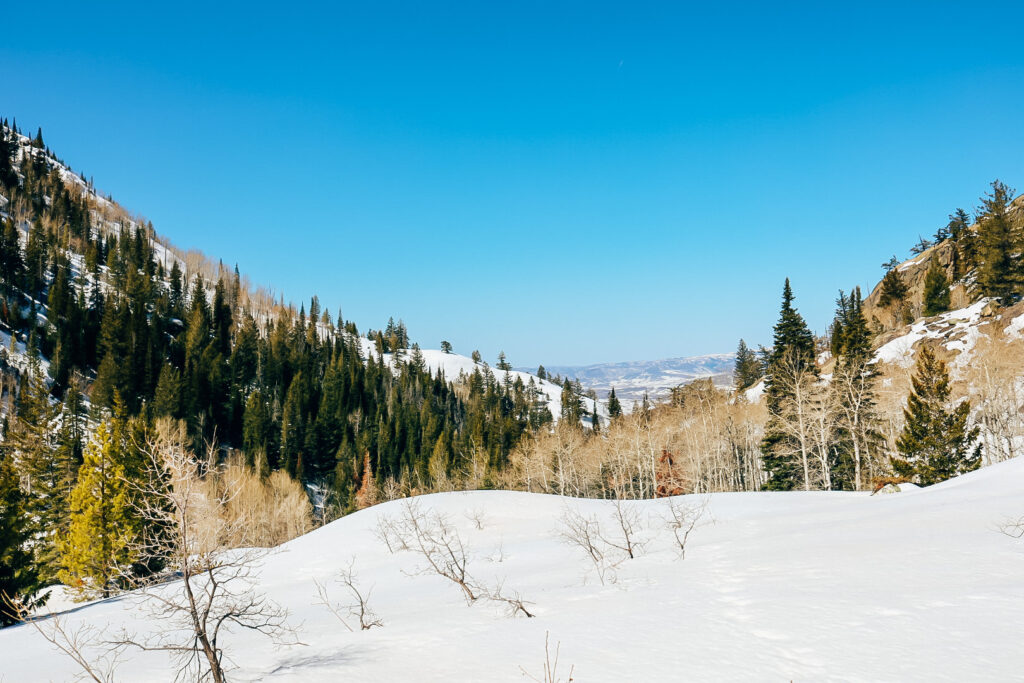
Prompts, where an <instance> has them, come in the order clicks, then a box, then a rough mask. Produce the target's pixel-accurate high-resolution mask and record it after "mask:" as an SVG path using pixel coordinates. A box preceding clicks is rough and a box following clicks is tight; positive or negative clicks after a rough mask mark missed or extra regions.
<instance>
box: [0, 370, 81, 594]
mask: <svg viewBox="0 0 1024 683" xmlns="http://www.w3.org/2000/svg"><path fill="white" fill-rule="evenodd" d="M56 419H57V407H56V406H55V405H54V404H52V403H51V402H50V394H49V390H48V388H47V386H46V379H45V376H44V373H43V370H42V368H41V366H40V365H39V361H38V359H37V358H34V357H33V358H31V359H30V364H29V372H28V373H27V375H26V376H25V378H24V380H23V382H22V387H21V389H20V391H19V395H18V403H17V412H16V415H15V417H14V419H13V420H12V421H11V424H10V428H9V429H8V432H7V434H6V439H5V442H6V444H7V445H8V446H9V447H10V452H11V453H12V455H13V456H14V463H15V464H16V466H17V468H18V475H19V477H20V478H21V481H22V482H23V489H24V492H25V495H26V507H27V509H28V512H29V515H30V517H31V519H32V520H33V521H34V529H33V531H34V541H33V551H34V553H35V558H36V562H37V564H38V565H39V567H40V572H41V576H42V578H43V579H44V580H46V581H49V580H51V579H53V578H54V577H55V575H56V571H57V558H56V550H55V545H54V542H55V539H56V535H57V532H58V530H59V529H61V528H62V527H63V523H64V520H65V518H66V516H67V503H68V501H67V495H66V492H67V490H68V489H69V488H70V487H69V486H68V485H67V481H66V477H67V476H68V472H69V471H71V467H70V466H69V465H67V464H66V463H64V462H62V461H61V457H62V453H61V452H60V449H59V448H58V445H59V444H58V442H57V433H56V429H55V428H54V426H55V423H56Z"/></svg>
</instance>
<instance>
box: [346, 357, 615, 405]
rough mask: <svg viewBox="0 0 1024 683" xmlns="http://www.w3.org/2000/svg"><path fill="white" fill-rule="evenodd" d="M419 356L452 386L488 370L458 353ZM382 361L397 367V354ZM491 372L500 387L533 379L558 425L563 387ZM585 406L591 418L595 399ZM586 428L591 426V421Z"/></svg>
mask: <svg viewBox="0 0 1024 683" xmlns="http://www.w3.org/2000/svg"><path fill="white" fill-rule="evenodd" d="M360 344H361V349H360V352H361V353H362V356H363V358H370V357H371V356H372V357H374V358H376V357H377V351H376V349H375V347H374V345H373V342H371V341H370V340H369V339H367V338H366V337H360ZM420 353H421V354H422V355H423V361H424V363H425V364H426V366H427V368H428V369H429V370H430V372H431V373H433V374H437V372H438V371H441V372H443V373H444V376H445V379H447V380H448V381H450V382H451V381H455V380H457V379H458V378H459V377H460V376H462V377H469V376H470V375H472V374H473V372H474V371H476V370H479V371H480V372H481V373H483V372H484V370H485V369H487V368H488V367H489V366H487V365H486V364H484V363H477V362H476V361H474V360H473V359H472V358H470V357H468V356H463V355H461V354H458V353H445V352H443V351H441V350H438V349H421V350H420ZM412 354H413V351H411V350H409V349H403V350H402V353H401V360H402V361H408V360H409V359H410V358H412ZM383 358H384V362H385V363H387V365H388V366H389V367H394V366H395V358H394V354H391V353H385V354H384V355H383ZM490 371H491V373H492V374H493V375H494V377H495V379H497V380H498V381H499V382H501V383H504V381H505V377H506V375H508V378H509V381H511V382H515V380H516V378H519V379H521V380H522V381H523V385H524V386H529V385H530V380H531V379H532V380H533V382H534V384H535V385H536V387H537V389H538V390H539V391H540V392H541V393H542V394H543V395H544V397H545V400H546V402H547V406H548V410H550V411H551V415H552V416H553V417H554V419H555V421H557V420H558V418H559V416H560V415H561V414H562V387H561V386H560V385H558V384H554V383H553V382H549V381H547V380H542V379H540V378H539V377H537V376H535V375H531V374H530V373H528V372H523V371H521V370H499V369H497V368H490ZM583 402H584V405H585V407H586V409H587V412H588V413H590V414H592V413H593V410H594V401H593V399H590V398H584V399H583ZM597 409H598V414H599V415H600V416H601V419H603V420H604V421H605V424H607V420H608V408H607V406H606V405H604V404H603V403H601V402H598V405H597ZM587 424H589V420H588V422H587Z"/></svg>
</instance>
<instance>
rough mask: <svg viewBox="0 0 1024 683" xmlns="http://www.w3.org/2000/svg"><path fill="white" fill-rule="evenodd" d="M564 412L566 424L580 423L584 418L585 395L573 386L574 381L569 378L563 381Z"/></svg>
mask: <svg viewBox="0 0 1024 683" xmlns="http://www.w3.org/2000/svg"><path fill="white" fill-rule="evenodd" d="M561 399H562V413H561V418H562V421H563V423H564V424H567V425H579V423H580V420H581V419H582V418H583V397H582V396H580V395H579V394H578V393H577V392H576V389H575V388H574V387H573V384H572V382H570V381H569V379H568V378H567V379H566V380H565V382H563V383H562V396H561Z"/></svg>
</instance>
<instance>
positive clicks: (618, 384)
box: [545, 353, 736, 408]
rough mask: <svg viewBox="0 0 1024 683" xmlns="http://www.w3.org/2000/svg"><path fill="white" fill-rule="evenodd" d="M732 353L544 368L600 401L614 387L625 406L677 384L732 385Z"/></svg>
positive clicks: (667, 390)
mask: <svg viewBox="0 0 1024 683" xmlns="http://www.w3.org/2000/svg"><path fill="white" fill-rule="evenodd" d="M735 361H736V356H735V354H732V353H717V354H709V355H705V356H690V357H685V358H664V359H661V360H641V361H625V362H619V363H597V364H595V365H566V366H553V367H545V369H546V370H547V371H548V372H549V373H551V374H554V375H561V376H563V377H569V378H576V379H579V380H580V382H581V383H582V384H583V386H584V387H587V388H589V389H594V390H595V391H597V395H598V396H600V397H601V398H605V397H607V396H608V392H609V391H610V390H611V388H612V387H615V395H616V396H617V397H618V398H619V400H620V401H622V403H623V406H624V407H627V408H628V406H629V405H630V404H631V402H632V401H640V400H641V399H642V398H643V395H644V393H645V392H646V393H647V394H648V395H649V396H650V397H651V398H652V399H653V398H660V397H663V396H665V395H667V394H668V392H669V391H670V390H671V389H673V388H674V387H677V386H679V385H680V384H686V383H687V382H692V381H693V380H695V379H701V378H711V379H712V380H714V382H715V383H716V384H718V385H721V386H729V385H731V384H732V371H733V364H734V363H735Z"/></svg>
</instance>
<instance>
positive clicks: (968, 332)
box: [875, 299, 991, 368]
mask: <svg viewBox="0 0 1024 683" xmlns="http://www.w3.org/2000/svg"><path fill="white" fill-rule="evenodd" d="M990 301H991V299H981V300H979V301H976V302H975V303H973V304H971V305H970V306H968V307H967V308H961V309H958V310H955V311H947V312H946V313H942V314H941V315H939V316H937V317H936V318H926V319H923V320H918V321H917V322H916V323H914V324H913V325H911V326H910V331H909V332H908V333H907V334H905V335H903V336H900V337H897V338H896V339H893V340H892V341H890V342H888V343H886V344H884V345H882V346H881V347H880V348H879V349H878V351H876V352H875V361H876V362H879V361H880V362H884V363H893V364H896V365H899V366H901V367H904V368H907V367H910V366H911V365H913V364H914V346H915V345H916V344H917V343H918V342H919V341H921V340H922V339H941V338H949V337H951V336H955V337H957V339H954V340H953V341H949V342H947V343H946V344H944V346H945V348H946V349H948V350H950V351H958V352H959V355H958V356H957V358H956V360H954V361H953V367H954V368H962V367H964V366H965V365H966V364H967V362H968V361H969V360H970V352H971V351H972V350H973V349H974V345H975V344H976V343H977V341H978V339H979V337H980V336H981V332H980V330H979V329H978V327H979V322H980V321H981V313H982V311H983V310H984V309H985V306H986V305H987V304H988V303H989V302H990Z"/></svg>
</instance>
